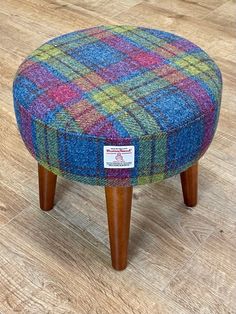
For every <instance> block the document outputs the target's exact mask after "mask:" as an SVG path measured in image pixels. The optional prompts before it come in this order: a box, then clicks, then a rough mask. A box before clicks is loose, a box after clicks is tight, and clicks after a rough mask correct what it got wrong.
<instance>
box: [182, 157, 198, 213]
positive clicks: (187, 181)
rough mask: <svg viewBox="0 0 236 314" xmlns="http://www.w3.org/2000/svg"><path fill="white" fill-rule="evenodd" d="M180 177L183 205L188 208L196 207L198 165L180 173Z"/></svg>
mask: <svg viewBox="0 0 236 314" xmlns="http://www.w3.org/2000/svg"><path fill="white" fill-rule="evenodd" d="M180 177H181V184H182V190H183V196H184V203H185V204H186V205H187V206H189V207H194V206H196V205H197V190H198V163H196V164H195V165H193V166H192V167H190V168H188V169H187V170H185V171H183V172H181V174H180Z"/></svg>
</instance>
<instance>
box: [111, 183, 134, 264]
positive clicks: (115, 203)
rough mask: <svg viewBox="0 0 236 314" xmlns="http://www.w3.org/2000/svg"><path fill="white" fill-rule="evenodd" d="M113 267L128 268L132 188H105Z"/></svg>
mask: <svg viewBox="0 0 236 314" xmlns="http://www.w3.org/2000/svg"><path fill="white" fill-rule="evenodd" d="M105 193H106V203H107V216H108V226H109V237H110V248H111V259H112V266H113V267H114V268H115V269H116V270H123V269H125V268H126V266H127V256H128V242H129V229H130V216H131V205H132V193H133V188H132V187H105Z"/></svg>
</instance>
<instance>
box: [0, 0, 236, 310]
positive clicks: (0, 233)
mask: <svg viewBox="0 0 236 314" xmlns="http://www.w3.org/2000/svg"><path fill="white" fill-rule="evenodd" d="M235 10H236V2H235V1H227V0H225V1H224V0H205V1H204V0H191V1H189V0H149V1H142V0H91V1H87V0H40V1H39V0H0V70H1V73H0V103H1V106H0V313H1V314H8V313H14V312H18V313H24V314H25V313H36V314H40V313H56V314H60V313H79V314H80V313H81V314H82V313H99V314H105V313H112V314H119V313H122V314H123V313H135V314H136V313H142V314H144V313H148V314H149V313H150V314H155V313H160V314H165V313H183V314H184V313H204V314H205V313H206V314H209V313H213V314H215V313H220V314H221V313H236V93H235V90H236V66H235V60H236V41H235V30H236V16H235ZM98 24H133V25H142V26H148V27H153V28H160V29H163V30H166V31H171V32H174V33H176V34H179V35H182V36H184V37H186V38H188V39H190V40H192V41H194V42H195V43H197V44H198V45H200V46H201V47H202V48H204V49H205V50H206V51H207V52H208V53H209V54H210V56H212V57H213V58H214V59H215V60H216V61H217V63H218V64H219V66H220V68H221V70H222V73H223V79H224V92H223V99H222V110H221V118H220V122H219V128H218V131H217V134H216V136H215V140H214V142H213V143H212V145H211V148H210V149H209V150H208V152H207V153H206V155H205V157H204V158H203V159H202V160H201V162H200V178H199V180H200V187H199V194H200V199H199V205H198V206H197V207H196V208H194V209H193V210H189V209H187V208H186V207H185V206H184V205H183V202H182V196H181V188H180V182H179V178H178V177H175V178H171V179H169V180H166V181H165V182H162V183H160V184H153V185H148V186H143V187H136V188H135V189H134V200H133V210H132V227H131V239H130V256H129V266H128V268H127V270H125V271H123V272H116V271H114V270H113V269H112V268H111V264H110V255H109V246H108V234H107V218H106V212H105V198H104V191H103V189H102V188H101V187H90V186H86V185H83V184H79V183H76V182H69V181H66V180H65V179H59V181H58V188H57V196H56V202H57V203H56V206H55V209H54V210H53V211H51V212H50V213H43V212H41V211H40V210H39V207H38V186H37V176H36V173H37V164H36V162H35V161H34V160H33V158H32V157H31V156H30V155H29V153H28V152H27V151H26V149H25V148H24V146H23V144H22V141H21V139H20V137H19V135H18V132H17V129H16V123H15V118H14V111H13V104H12V95H11V86H12V81H13V77H14V74H15V72H16V70H17V67H18V66H19V64H20V63H21V61H22V60H23V58H24V57H25V56H26V55H27V54H29V53H30V52H31V51H32V50H33V49H35V48H36V47H38V46H39V45H40V44H41V43H43V42H45V41H47V40H48V39H50V38H52V37H54V36H56V35H59V34H61V33H65V32H69V31H73V30H77V29H81V28H85V27H90V26H95V25H98Z"/></svg>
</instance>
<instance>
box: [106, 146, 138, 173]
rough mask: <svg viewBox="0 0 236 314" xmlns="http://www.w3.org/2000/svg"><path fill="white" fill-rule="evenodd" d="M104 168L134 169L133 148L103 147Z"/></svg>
mask: <svg viewBox="0 0 236 314" xmlns="http://www.w3.org/2000/svg"><path fill="white" fill-rule="evenodd" d="M104 168H134V146H104Z"/></svg>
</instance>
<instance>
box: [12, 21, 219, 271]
mask: <svg viewBox="0 0 236 314" xmlns="http://www.w3.org/2000/svg"><path fill="white" fill-rule="evenodd" d="M221 89H222V80H221V73H220V70H219V68H218V67H217V65H216V64H215V62H214V61H213V60H212V59H211V58H210V57H209V56H208V55H207V54H206V53H205V52H204V51H203V50H202V49H201V48H199V47H198V46H196V45H195V44H193V43H192V42H190V41H188V40H186V39H184V38H182V37H179V36H176V35H174V34H171V33H166V32H164V31H160V30H156V29H148V28H144V27H134V26H114V25H110V26H98V27H94V28H89V29H84V30H80V31H76V32H73V33H69V34H65V35H62V36H60V37H57V38H54V39H52V40H50V41H49V42H47V43H45V44H43V45H42V46H40V47H39V48H38V49H36V50H35V51H34V52H32V53H31V54H30V55H29V56H28V57H27V58H26V59H25V61H24V62H23V63H22V64H21V66H20V68H19V70H18V72H17V74H16V77H15V80H14V85H13V94H14V106H15V113H16V118H17V124H18V127H19V131H20V134H21V136H22V139H23V141H24V143H25V145H26V147H27V149H28V150H29V152H30V153H31V154H32V155H33V157H34V158H35V159H36V160H37V161H38V165H39V166H38V175H39V195H40V207H41V209H43V210H50V209H52V207H53V201H54V194H55V187H56V179H57V175H59V176H63V177H65V178H67V179H70V180H76V181H80V182H83V183H86V184H91V185H101V186H104V187H105V194H106V203H107V213H108V224H109V235H110V247H111V256H112V265H113V267H114V268H115V269H117V270H122V269H124V268H125V267H126V265H127V251H128V239H129V227H130V216H131V201H132V188H133V186H135V185H141V184H148V183H153V182H159V181H161V180H164V179H166V178H168V177H171V176H174V175H176V174H179V173H180V175H181V182H182V190H183V195H184V202H185V204H186V205H187V206H195V205H196V203H197V176H198V171H197V170H198V166H197V161H198V160H199V158H200V157H201V156H202V155H203V154H204V153H205V152H206V150H207V148H208V147H209V144H210V143H211V141H212V138H213V136H214V133H215V130H216V126H217V122H218V117H219V111H220V102H221ZM78 206H79V205H78Z"/></svg>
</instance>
